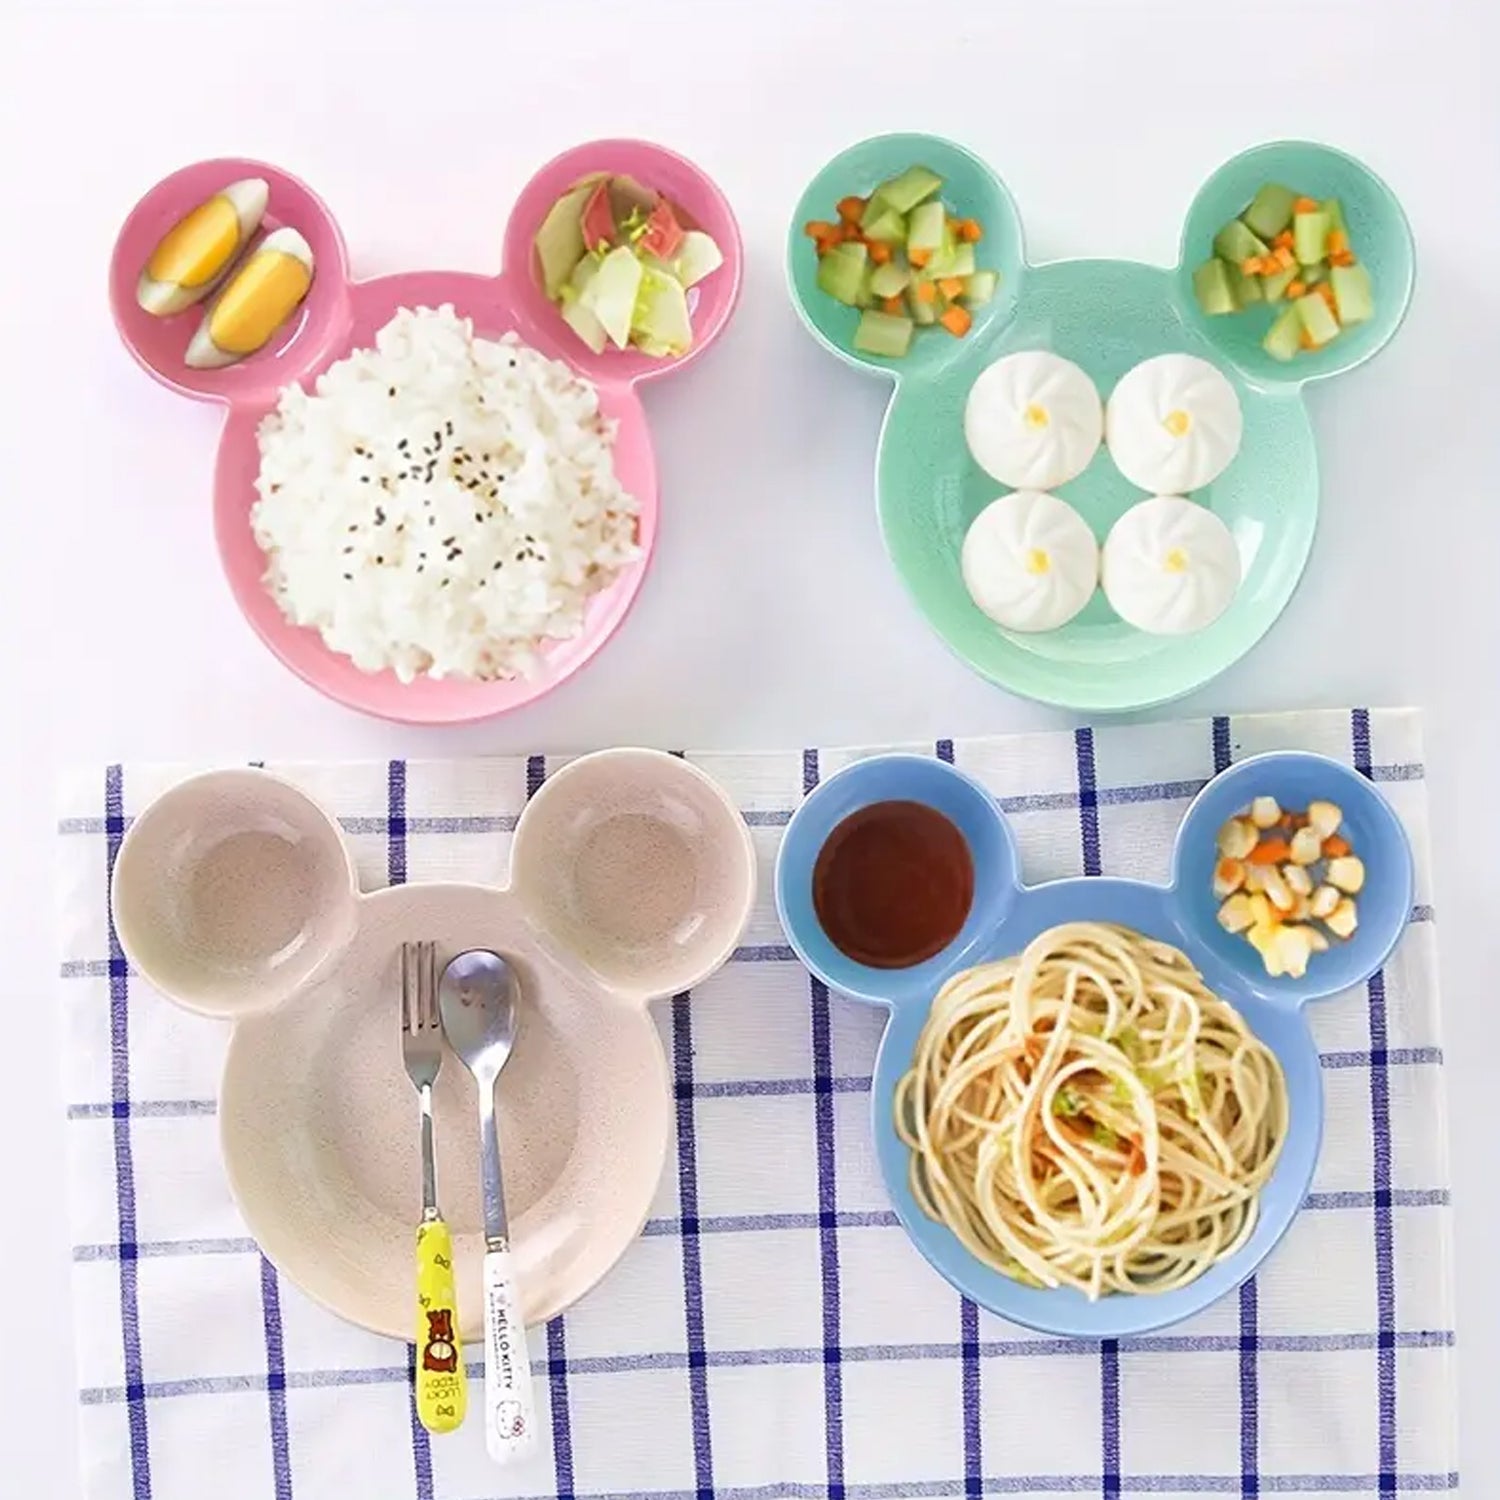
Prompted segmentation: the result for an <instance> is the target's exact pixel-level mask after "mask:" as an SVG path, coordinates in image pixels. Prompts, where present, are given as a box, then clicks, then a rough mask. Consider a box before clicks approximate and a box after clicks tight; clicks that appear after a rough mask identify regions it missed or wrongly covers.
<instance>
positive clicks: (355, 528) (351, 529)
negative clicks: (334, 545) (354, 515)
mask: <svg viewBox="0 0 1500 1500" xmlns="http://www.w3.org/2000/svg"><path fill="white" fill-rule="evenodd" d="M349 530H350V532H351V533H352V532H356V531H358V530H359V526H358V524H355V525H353V526H351V527H350V528H349Z"/></svg>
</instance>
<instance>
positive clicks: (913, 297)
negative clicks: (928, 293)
mask: <svg viewBox="0 0 1500 1500" xmlns="http://www.w3.org/2000/svg"><path fill="white" fill-rule="evenodd" d="M906 305H907V307H909V308H910V309H911V320H912V322H913V323H915V324H916V325H917V327H918V328H931V327H932V325H933V324H934V323H936V322H937V320H938V315H939V314H940V313H941V312H942V308H941V307H940V306H939V305H938V299H937V298H936V297H934V298H933V299H932V301H931V302H924V301H922V299H921V298H920V297H919V296H917V293H916V285H915V283H913V285H912V286H911V287H910V288H908V290H907V293H906Z"/></svg>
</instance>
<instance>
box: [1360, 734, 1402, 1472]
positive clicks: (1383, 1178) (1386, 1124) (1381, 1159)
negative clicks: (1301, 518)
mask: <svg viewBox="0 0 1500 1500" xmlns="http://www.w3.org/2000/svg"><path fill="white" fill-rule="evenodd" d="M1350 719H1351V722H1350V726H1349V728H1350V739H1351V741H1352V744H1353V751H1354V757H1353V758H1354V769H1355V770H1356V771H1359V772H1360V773H1361V774H1362V775H1365V776H1369V775H1370V769H1371V765H1372V763H1373V759H1374V757H1373V755H1372V753H1371V747H1370V712H1369V710H1368V709H1364V708H1356V709H1355V710H1354V711H1353V713H1352V715H1351V716H1350ZM1365 990H1366V993H1367V994H1368V996H1369V1016H1370V1057H1371V1063H1370V1128H1371V1156H1372V1159H1373V1162H1374V1173H1373V1175H1374V1189H1375V1204H1374V1218H1375V1310H1376V1328H1377V1330H1378V1335H1379V1340H1378V1345H1377V1348H1376V1351H1375V1382H1376V1402H1377V1408H1378V1411H1379V1452H1380V1493H1381V1494H1382V1495H1389V1494H1394V1493H1395V1490H1396V1465H1397V1461H1398V1454H1397V1448H1396V1347H1395V1333H1396V1275H1395V1263H1394V1262H1395V1256H1394V1245H1393V1238H1394V1231H1395V1226H1394V1223H1393V1221H1392V1219H1391V1176H1392V1173H1391V1081H1390V1074H1389V1072H1388V1070H1387V1067H1386V1064H1385V1061H1384V1059H1385V1058H1386V1056H1387V1055H1388V1043H1389V1031H1388V1028H1387V1024H1386V1006H1385V974H1384V973H1383V972H1382V971H1381V970H1378V969H1377V970H1376V971H1375V973H1374V974H1372V975H1371V976H1370V978H1369V981H1368V983H1367V984H1366V986H1365Z"/></svg>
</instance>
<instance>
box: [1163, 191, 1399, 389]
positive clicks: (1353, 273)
mask: <svg viewBox="0 0 1500 1500" xmlns="http://www.w3.org/2000/svg"><path fill="white" fill-rule="evenodd" d="M1213 248H1214V253H1213V255H1212V256H1210V257H1209V259H1208V260H1206V261H1204V262H1203V264H1202V265H1201V266H1199V267H1198V268H1197V270H1195V271H1194V272H1193V292H1194V295H1195V296H1196V297H1197V299H1198V306H1199V307H1200V308H1202V309H1203V312H1204V314H1205V315H1206V316H1208V317H1211V318H1216V317H1224V316H1227V315H1228V314H1230V313H1238V312H1244V311H1245V310H1246V309H1247V308H1250V307H1254V306H1256V305H1257V304H1259V303H1268V304H1270V305H1271V306H1273V307H1274V306H1278V305H1281V304H1285V305H1284V306H1281V310H1280V312H1278V313H1277V314H1276V317H1275V320H1274V321H1273V322H1272V324H1271V327H1270V329H1269V330H1268V332H1267V333H1266V336H1265V338H1264V339H1263V340H1262V341H1261V347H1262V348H1263V349H1264V350H1265V351H1266V353H1267V354H1269V355H1270V356H1271V357H1272V358H1273V359H1280V360H1290V359H1294V358H1296V356H1297V355H1298V353H1300V352H1301V351H1303V350H1309V349H1321V348H1323V347H1324V346H1325V345H1327V344H1330V343H1332V342H1333V340H1334V339H1336V338H1337V337H1338V336H1339V334H1340V333H1341V332H1342V331H1343V330H1344V329H1345V328H1349V327H1352V326H1353V325H1354V324H1356V323H1363V322H1366V321H1368V319H1370V318H1372V317H1373V316H1374V315H1375V300H1374V296H1373V292H1372V288H1371V285H1370V273H1369V271H1368V270H1367V269H1366V268H1365V267H1364V266H1363V265H1361V264H1360V262H1359V260H1358V259H1357V258H1356V256H1355V253H1354V249H1353V247H1352V246H1351V245H1350V243H1349V232H1348V229H1347V227H1346V226H1345V223H1344V210H1343V205H1342V204H1341V203H1340V202H1339V200H1338V199H1337V198H1326V199H1324V200H1323V201H1322V202H1319V201H1318V200H1317V199H1316V198H1308V197H1305V196H1302V195H1299V194H1297V193H1294V192H1293V191H1292V190H1291V189H1290V188H1287V187H1282V186H1281V184H1280V183H1275V182H1268V183H1266V184H1264V185H1263V186H1262V187H1261V189H1260V190H1259V192H1257V193H1256V195H1255V197H1254V199H1253V200H1252V201H1251V203H1250V205H1249V206H1248V207H1247V208H1246V209H1245V211H1244V212H1243V213H1242V214H1241V215H1240V216H1239V217H1238V218H1237V219H1231V220H1230V221H1229V222H1228V223H1227V224H1226V225H1225V226H1224V227H1223V228H1222V229H1221V230H1220V231H1219V232H1218V234H1217V235H1215V236H1214V247H1213Z"/></svg>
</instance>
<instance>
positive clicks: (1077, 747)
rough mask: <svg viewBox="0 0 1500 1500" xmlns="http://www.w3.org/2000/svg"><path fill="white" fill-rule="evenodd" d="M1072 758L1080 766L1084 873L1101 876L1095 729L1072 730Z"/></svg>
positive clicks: (1079, 829) (1079, 818) (1080, 821)
mask: <svg viewBox="0 0 1500 1500" xmlns="http://www.w3.org/2000/svg"><path fill="white" fill-rule="evenodd" d="M1073 757H1074V760H1075V761H1076V762H1077V767H1078V836H1079V839H1080V841H1081V842H1082V844H1083V873H1084V874H1085V875H1099V874H1102V873H1103V868H1104V867H1103V864H1102V863H1101V859H1100V850H1099V778H1098V771H1097V769H1096V767H1095V765H1094V731H1093V730H1092V729H1087V728H1085V729H1077V730H1074V732H1073Z"/></svg>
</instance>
